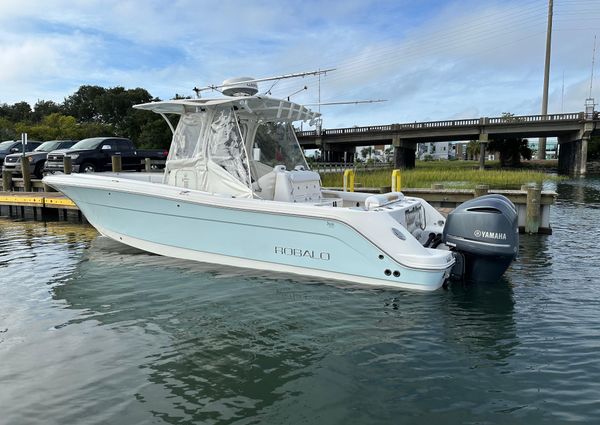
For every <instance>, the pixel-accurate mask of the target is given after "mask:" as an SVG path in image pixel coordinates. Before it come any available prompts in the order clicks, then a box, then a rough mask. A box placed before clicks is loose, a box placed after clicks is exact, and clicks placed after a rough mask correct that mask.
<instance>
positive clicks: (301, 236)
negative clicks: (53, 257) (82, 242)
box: [54, 184, 451, 291]
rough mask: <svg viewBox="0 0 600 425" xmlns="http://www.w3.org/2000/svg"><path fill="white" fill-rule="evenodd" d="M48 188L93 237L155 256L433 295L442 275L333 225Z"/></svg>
mask: <svg viewBox="0 0 600 425" xmlns="http://www.w3.org/2000/svg"><path fill="white" fill-rule="evenodd" d="M54 186H55V187H57V188H58V189H59V190H61V191H63V192H64V193H65V194H67V196H69V197H70V198H71V199H72V200H73V201H74V202H75V203H76V204H77V205H78V207H79V208H80V209H81V211H82V212H83V214H84V215H85V216H86V218H87V220H88V221H89V222H90V223H91V224H92V225H93V226H94V227H96V228H97V229H98V231H99V232H100V233H102V234H104V235H106V236H108V237H110V238H112V239H115V240H117V241H120V242H122V243H125V244H128V245H130V246H133V247H136V248H139V249H142V250H146V251H149V252H153V253H156V254H160V255H165V256H170V257H176V258H182V259H189V260H196V261H202V262H210V263H216V264H222V265H226V266H235V267H247V268H253V269H262V270H271V271H276V272H285V273H296V274H301V275H305V276H314V277H319V278H324V279H335V280H342V281H349V282H355V283H360V284H364V285H372V286H380V287H392V288H410V289H417V290H425V291H428V290H429V291H430V290H435V289H438V288H439V287H440V286H441V285H442V284H443V282H444V280H445V278H446V276H447V274H448V271H449V269H440V270H426V269H415V268H410V267H405V266H403V265H401V264H399V263H398V262H397V261H394V260H393V259H392V258H390V256H388V255H386V254H385V253H384V252H383V251H382V250H381V249H379V248H378V247H377V245H375V244H374V243H373V242H372V241H369V240H367V239H366V238H365V237H364V236H363V235H361V234H360V233H359V232H358V231H356V229H354V228H352V227H351V226H349V225H348V224H346V223H344V222H341V221H336V220H334V219H324V218H319V217H308V216H302V215H295V214H278V213H273V212H267V211H249V210H247V209H240V208H235V207H234V206H232V207H228V208H224V207H222V206H217V205H210V204H208V203H198V202H197V201H195V202H191V201H186V200H180V199H169V198H164V197H161V196H156V195H150V194H139V193H137V194H136V193H131V192H130V191H121V190H120V188H117V189H116V190H106V189H97V188H88V187H75V186H65V185H59V184H54ZM450 266H451V264H450Z"/></svg>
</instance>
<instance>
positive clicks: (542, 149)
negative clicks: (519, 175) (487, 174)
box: [538, 0, 553, 159]
mask: <svg viewBox="0 0 600 425" xmlns="http://www.w3.org/2000/svg"><path fill="white" fill-rule="evenodd" d="M552 8H553V0H548V29H547V30H546V63H545V66H544V94H543V95H542V115H546V114H548V84H549V80H550V52H551V51H552ZM538 159H546V138H545V137H540V141H539V143H538Z"/></svg>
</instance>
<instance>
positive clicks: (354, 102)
mask: <svg viewBox="0 0 600 425" xmlns="http://www.w3.org/2000/svg"><path fill="white" fill-rule="evenodd" d="M379 102H387V99H377V100H347V101H341V102H323V103H320V102H319V103H305V104H304V106H319V107H321V106H333V105H357V104H359V103H379Z"/></svg>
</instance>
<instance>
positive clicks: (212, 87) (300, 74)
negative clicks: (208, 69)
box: [192, 68, 335, 97]
mask: <svg viewBox="0 0 600 425" xmlns="http://www.w3.org/2000/svg"><path fill="white" fill-rule="evenodd" d="M329 71H335V68H329V69H324V70H320V69H319V70H317V71H307V72H296V73H294V74H284V75H278V76H275V77H266V78H249V79H247V80H243V81H236V82H235V83H228V84H219V85H216V84H212V85H210V86H206V87H199V88H198V87H194V88H193V89H192V90H194V91H195V92H196V96H198V97H200V92H202V91H206V90H217V91H221V90H220V89H223V88H226V87H229V86H233V85H238V84H242V83H262V82H264V81H275V80H284V79H286V78H298V77H306V76H309V75H319V76H320V75H321V74H326V73H328V72H329Z"/></svg>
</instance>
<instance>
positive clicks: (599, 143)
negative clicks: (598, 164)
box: [587, 136, 600, 161]
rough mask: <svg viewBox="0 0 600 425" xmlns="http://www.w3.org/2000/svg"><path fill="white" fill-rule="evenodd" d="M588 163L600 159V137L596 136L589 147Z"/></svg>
mask: <svg viewBox="0 0 600 425" xmlns="http://www.w3.org/2000/svg"><path fill="white" fill-rule="evenodd" d="M587 158H588V161H591V160H593V161H597V160H599V159H600V137H599V136H594V137H592V140H591V141H590V144H589V145H588V156H587Z"/></svg>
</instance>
